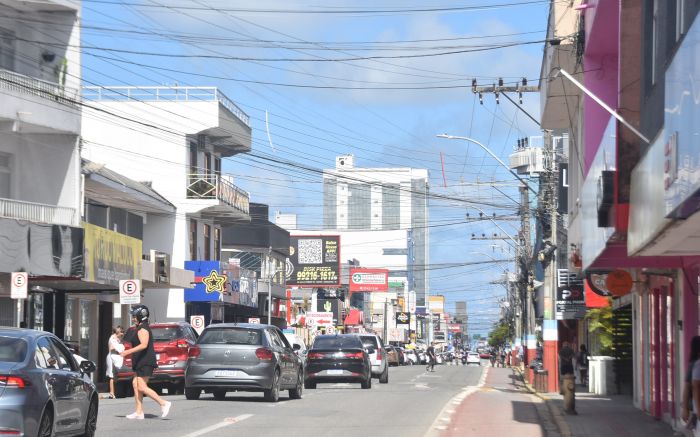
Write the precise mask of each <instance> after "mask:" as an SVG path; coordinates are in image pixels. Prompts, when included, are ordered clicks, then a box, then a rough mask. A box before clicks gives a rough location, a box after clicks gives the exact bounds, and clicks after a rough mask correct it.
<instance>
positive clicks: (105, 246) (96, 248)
mask: <svg viewBox="0 0 700 437" xmlns="http://www.w3.org/2000/svg"><path fill="white" fill-rule="evenodd" d="M83 230H84V232H85V236H84V241H85V252H84V255H85V280H87V281H90V282H98V283H101V284H111V285H119V281H123V280H127V279H140V278H141V255H142V244H141V240H139V239H136V238H132V237H129V236H127V235H124V234H120V233H118V232H114V231H110V230H109V229H106V228H101V227H99V226H95V225H92V224H90V223H85V222H83Z"/></svg>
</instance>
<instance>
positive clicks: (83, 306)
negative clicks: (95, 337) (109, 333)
mask: <svg viewBox="0 0 700 437" xmlns="http://www.w3.org/2000/svg"><path fill="white" fill-rule="evenodd" d="M93 308H94V302H93V301H91V300H81V301H80V348H79V349H80V355H81V356H82V357H84V358H87V359H89V358H90V331H91V329H92V327H93V326H95V323H93Z"/></svg>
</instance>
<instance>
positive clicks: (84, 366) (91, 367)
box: [80, 361, 97, 373]
mask: <svg viewBox="0 0 700 437" xmlns="http://www.w3.org/2000/svg"><path fill="white" fill-rule="evenodd" d="M96 369H97V366H95V363H93V362H92V361H83V362H81V363H80V371H81V372H83V373H92V372H94V371H95V370H96Z"/></svg>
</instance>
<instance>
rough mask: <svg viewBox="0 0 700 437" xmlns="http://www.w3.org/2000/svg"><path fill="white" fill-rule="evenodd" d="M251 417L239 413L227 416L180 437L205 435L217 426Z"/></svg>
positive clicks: (250, 415)
mask: <svg viewBox="0 0 700 437" xmlns="http://www.w3.org/2000/svg"><path fill="white" fill-rule="evenodd" d="M251 417H253V415H252V414H241V415H240V416H236V417H227V418H226V419H224V420H223V422H219V423H216V424H214V425H211V426H208V427H206V428H202V429H200V430H199V431H195V432H191V433H189V434H185V435H184V436H182V437H198V436H200V435H205V434H208V433H210V432H212V431H216V430H217V429H219V428H223V427H225V426H229V425H233V424H234V423H238V422H242V421H244V420H246V419H249V418H251Z"/></svg>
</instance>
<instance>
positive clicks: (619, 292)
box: [605, 269, 634, 297]
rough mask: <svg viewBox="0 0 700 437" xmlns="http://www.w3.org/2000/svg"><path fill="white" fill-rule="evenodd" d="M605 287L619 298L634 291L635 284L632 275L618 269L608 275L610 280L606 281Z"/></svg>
mask: <svg viewBox="0 0 700 437" xmlns="http://www.w3.org/2000/svg"><path fill="white" fill-rule="evenodd" d="M605 285H606V286H607V288H608V290H610V292H611V293H612V294H613V295H614V296H618V297H619V296H624V295H625V294H627V293H629V292H630V291H632V285H634V282H633V280H632V275H630V274H629V273H628V272H627V271H626V270H621V269H618V270H613V271H612V272H610V273H608V278H607V279H606V280H605Z"/></svg>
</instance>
